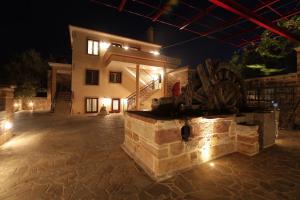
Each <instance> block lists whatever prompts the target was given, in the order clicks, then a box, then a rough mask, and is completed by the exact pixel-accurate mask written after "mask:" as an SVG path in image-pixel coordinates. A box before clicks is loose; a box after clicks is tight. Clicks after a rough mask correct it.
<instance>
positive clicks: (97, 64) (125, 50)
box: [49, 26, 180, 114]
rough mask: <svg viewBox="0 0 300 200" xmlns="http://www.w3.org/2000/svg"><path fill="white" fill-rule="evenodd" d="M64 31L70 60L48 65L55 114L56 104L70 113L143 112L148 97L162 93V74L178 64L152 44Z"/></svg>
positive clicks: (148, 103) (164, 85)
mask: <svg viewBox="0 0 300 200" xmlns="http://www.w3.org/2000/svg"><path fill="white" fill-rule="evenodd" d="M69 31H70V40H71V47H72V64H70V65H66V64H61V63H49V64H50V66H51V68H52V72H51V83H50V84H49V85H51V88H50V89H51V102H52V105H54V106H52V107H56V109H55V108H53V110H56V111H57V112H59V111H62V110H64V109H63V108H62V104H65V107H67V108H66V109H65V111H66V112H68V111H69V112H70V113H71V114H97V113H99V112H100V110H101V108H102V110H103V108H104V107H105V109H106V111H107V112H110V113H119V112H123V111H125V110H129V109H134V110H148V109H150V107H151V99H152V98H159V97H162V96H165V94H166V93H167V83H166V78H165V77H166V74H167V73H168V72H170V71H174V69H176V68H177V67H178V66H179V65H180V60H178V59H176V58H170V57H167V56H164V55H161V54H160V49H161V46H160V45H157V44H154V43H149V42H144V41H139V40H135V39H130V38H125V37H122V36H117V35H112V34H108V33H103V32H99V31H94V30H90V29H86V28H81V27H76V26H69ZM68 77H69V82H70V87H68V84H67V82H68V81H66V80H68ZM57 107H59V108H57Z"/></svg>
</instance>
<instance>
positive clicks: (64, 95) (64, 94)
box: [52, 91, 72, 114]
mask: <svg viewBox="0 0 300 200" xmlns="http://www.w3.org/2000/svg"><path fill="white" fill-rule="evenodd" d="M71 96H72V92H71V91H61V92H57V93H56V95H55V97H54V102H53V103H52V104H53V107H52V110H53V112H54V113H57V114H70V112H71Z"/></svg>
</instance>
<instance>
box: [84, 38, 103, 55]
mask: <svg viewBox="0 0 300 200" xmlns="http://www.w3.org/2000/svg"><path fill="white" fill-rule="evenodd" d="M89 41H92V53H91V54H90V53H89ZM94 42H97V43H98V51H97V54H94ZM86 54H87V55H89V56H99V55H100V41H99V40H94V39H90V38H87V40H86Z"/></svg>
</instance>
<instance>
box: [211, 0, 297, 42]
mask: <svg viewBox="0 0 300 200" xmlns="http://www.w3.org/2000/svg"><path fill="white" fill-rule="evenodd" d="M209 1H210V2H212V3H214V4H215V5H217V6H220V7H222V8H224V9H225V10H228V11H230V12H232V13H234V14H236V15H239V16H240V17H243V18H245V19H247V20H249V21H251V22H253V23H255V24H257V25H258V26H261V27H263V28H265V29H267V30H269V31H271V32H273V33H276V34H278V35H280V36H282V37H285V38H287V39H288V40H291V41H295V42H300V41H299V40H298V39H297V38H296V37H294V36H293V35H291V34H290V33H288V32H287V31H285V30H282V29H280V28H279V27H277V26H276V25H273V24H272V23H271V22H269V21H268V20H266V19H265V18H263V17H261V16H259V15H257V14H255V13H254V12H252V11H250V10H248V9H247V8H245V7H244V6H242V5H240V4H238V3H236V2H235V1H233V0H209Z"/></svg>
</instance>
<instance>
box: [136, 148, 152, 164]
mask: <svg viewBox="0 0 300 200" xmlns="http://www.w3.org/2000/svg"><path fill="white" fill-rule="evenodd" d="M135 156H136V158H137V159H138V160H140V161H141V162H142V163H143V165H145V166H146V167H147V168H148V169H150V170H154V159H155V158H154V156H153V155H151V154H149V152H148V151H147V150H146V149H145V148H144V146H142V145H138V146H137V147H136V151H135Z"/></svg>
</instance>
